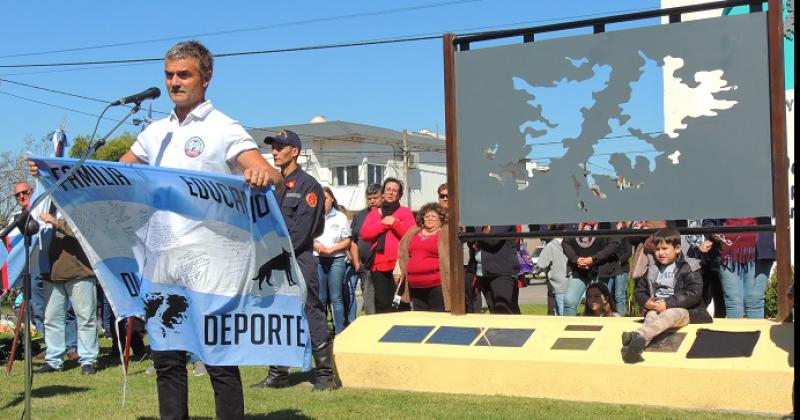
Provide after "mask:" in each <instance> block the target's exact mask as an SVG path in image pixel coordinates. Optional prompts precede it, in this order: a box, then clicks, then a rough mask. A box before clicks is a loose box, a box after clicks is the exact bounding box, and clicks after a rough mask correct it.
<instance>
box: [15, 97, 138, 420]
mask: <svg viewBox="0 0 800 420" xmlns="http://www.w3.org/2000/svg"><path fill="white" fill-rule="evenodd" d="M111 106H112V105H108V106H106V108H105V109H104V110H103V112H102V113H101V114H100V117H98V119H97V125H95V133H97V126H99V125H100V120H101V119H102V118H103V115H104V114H105V113H106V111H108V109H109V108H111ZM141 108H142V107H141V102H136V104H135V105H134V106H133V107H132V108H131V110H130V112H129V113H128V115H126V116H125V118H123V119H122V120H120V121H119V122H118V123H117V125H115V126H114V128H112V129H111V131H109V132H108V134H106V135H105V136H103V137H102V138H100V139H99V140H97V141H95V142H93V143H91V144H90V145H89V147H87V148H86V151H85V152H84V154H83V156H81V158H80V160H79V161H78V163H77V164H75V166H73V167H72V168H71V169H70V170H69V171H67V173H66V174H64V175H63V176H62V177H61V178H59V179H58V181H56V183H55V184H53V185H52V186H51V187H50V188H48V189H47V190H46V191H45V192H44V193H42V194H41V195H39V196H38V197H36V200H34V201H33V203H31V205H30V208H31V209H34V208H36V206H38V205H39V204H40V203H41V202H42V201H43V200H44V199H45V198H47V197H49V196H51V195H53V193H54V192H55V190H56V189H58V187H60V186H61V185H62V184H64V182H66V181H67V179H69V178H70V177H72V175H73V174H74V173H75V172H76V171H77V170H78V169H80V168H81V167H82V166H83V163H84V162H85V161H86V159H88V158H89V156H91V155H92V154H93V153H94V152H95V151H97V149H99V148H100V147H102V146H103V145H104V144H106V140H108V138H109V137H110V136H111V134H112V133H114V131H116V130H117V129H118V128H119V127H120V126H122V124H124V123H125V121H127V120H128V118H130V117H132V116H133V115H134V114H136V113H137V112H139V110H140V109H141ZM95 133H92V137H91V139H94V135H95ZM15 228H19V231H20V232H21V233H22V234H23V235H24V236H25V241H24V242H25V265H24V268H23V271H22V299H23V305H24V311H23V312H24V315H23V318H24V323H25V327H24V330H25V331H24V333H25V336H24V337H25V340H24V343H25V411H24V412H23V417H24V418H25V419H26V420H30V418H31V388H32V387H33V365H32V354H31V305H30V303H31V302H30V301H31V289H32V285H31V267H30V247H31V238H32V237H33V235H36V234H37V233H38V232H39V222H37V221H36V220H34V219H33V218H32V217H31V214H30V211H29V210H27V209H23V210H22V213H20V214H19V215H18V217H17V218H16V219H15V220H14V221H13V222H12V223H9V225H8V226H7V227H6V228H5V229H3V231H2V232H0V240H5V238H6V236H8V235H9V234H10V233H11V231H13V230H14V229H15Z"/></svg>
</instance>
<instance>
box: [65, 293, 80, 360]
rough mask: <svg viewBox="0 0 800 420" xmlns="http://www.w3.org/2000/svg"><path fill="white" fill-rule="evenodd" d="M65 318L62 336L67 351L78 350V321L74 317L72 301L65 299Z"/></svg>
mask: <svg viewBox="0 0 800 420" xmlns="http://www.w3.org/2000/svg"><path fill="white" fill-rule="evenodd" d="M65 319H66V325H65V326H66V329H65V330H64V337H65V340H66V343H67V352H70V351H78V321H77V320H76V319H75V310H74V309H72V302H70V301H67V313H66V314H65Z"/></svg>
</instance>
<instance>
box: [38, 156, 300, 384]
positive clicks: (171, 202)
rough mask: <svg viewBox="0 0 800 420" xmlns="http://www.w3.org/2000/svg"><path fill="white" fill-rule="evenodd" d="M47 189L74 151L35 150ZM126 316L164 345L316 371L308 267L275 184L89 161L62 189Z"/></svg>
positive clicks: (73, 222) (216, 357) (66, 210)
mask: <svg viewBox="0 0 800 420" xmlns="http://www.w3.org/2000/svg"><path fill="white" fill-rule="evenodd" d="M30 160H31V161H33V162H35V163H36V165H37V166H38V167H39V172H40V181H41V182H42V184H43V185H44V186H46V187H49V186H51V185H53V184H55V182H56V181H57V180H58V179H59V178H61V177H63V176H64V175H65V174H66V173H67V171H69V170H70V169H71V168H72V166H74V165H75V164H76V163H77V160H75V159H64V158H41V157H31V158H30ZM53 201H54V202H55V203H56V205H57V206H58V208H59V210H60V211H61V213H62V214H63V215H64V217H65V218H66V220H67V222H68V223H69V224H70V226H71V227H72V228H73V230H74V232H75V236H76V237H77V238H78V240H79V241H80V243H81V245H82V247H83V250H84V251H85V252H86V255H87V257H88V258H89V261H90V262H91V264H92V266H93V268H94V271H95V273H96V274H97V278H98V279H99V281H100V284H101V285H102V286H103V290H104V291H105V293H106V295H107V296H108V298H109V300H110V301H111V306H112V309H113V310H114V313H115V314H116V315H117V317H120V318H123V317H128V316H137V317H141V318H143V319H145V320H146V322H147V331H148V334H149V336H150V346H151V348H153V349H154V350H185V351H189V352H192V353H194V354H195V355H197V356H198V357H199V358H200V359H202V360H203V361H204V362H205V363H207V364H210V365H222V366H231V365H285V366H293V367H302V368H304V369H309V368H310V365H311V343H310V340H309V334H308V326H307V322H306V318H305V312H304V309H303V305H304V300H305V291H306V287H305V282H304V279H303V277H302V275H301V274H300V270H299V268H298V266H297V262H296V261H295V258H294V251H293V248H292V245H291V241H290V239H289V233H288V231H287V229H286V224H285V223H284V220H283V216H282V215H281V213H280V208H279V206H278V203H277V201H276V200H275V196H274V194H273V191H272V189H269V190H267V191H255V190H253V189H251V188H250V187H249V186H247V185H245V184H244V182H243V180H242V178H241V177H236V176H228V175H220V174H211V173H205V172H196V171H189V170H178V169H169V168H157V167H151V166H146V165H130V164H121V163H115V162H114V163H112V162H97V161H87V162H86V163H85V164H84V166H83V167H82V168H81V169H79V170H78V172H76V173H75V174H74V175H73V176H71V177H70V178H69V179H68V180H67V181H66V182H65V183H64V184H63V185H62V186H61V187H59V188H58V189H57V190H56V192H55V193H54V195H53Z"/></svg>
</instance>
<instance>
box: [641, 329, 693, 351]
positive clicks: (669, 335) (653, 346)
mask: <svg viewBox="0 0 800 420" xmlns="http://www.w3.org/2000/svg"><path fill="white" fill-rule="evenodd" d="M684 338H686V333H685V332H675V331H674V330H667V331H664V332H663V333H661V334H659V335H657V336H656V337H655V338H654V339H653V341H651V342H650V345H648V346H647V348H646V349H644V351H651V352H655V353H677V352H678V349H679V348H680V347H681V343H683V339H684Z"/></svg>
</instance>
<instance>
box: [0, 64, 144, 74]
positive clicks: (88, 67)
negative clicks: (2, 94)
mask: <svg viewBox="0 0 800 420" xmlns="http://www.w3.org/2000/svg"><path fill="white" fill-rule="evenodd" d="M148 64H152V63H128V64H113V65H108V66H87V67H79V68H74V67H73V68H65V69H58V70H38V71H23V72H17V73H3V74H0V77H7V76H29V75H34V74H52V73H69V72H76V71H86V70H102V69H110V68H119V67H133V66H144V65H148Z"/></svg>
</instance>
